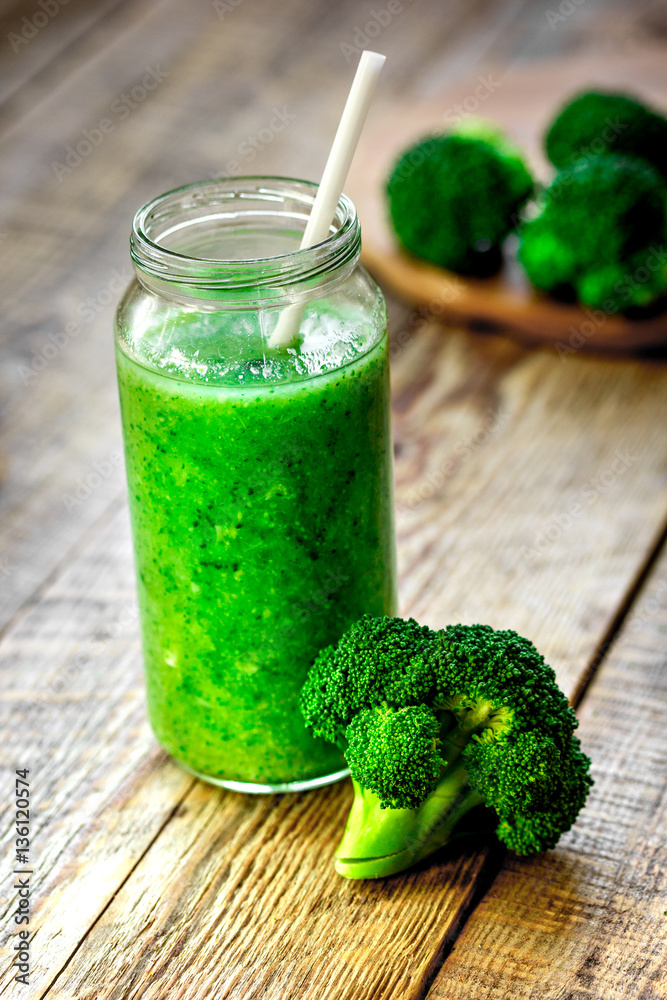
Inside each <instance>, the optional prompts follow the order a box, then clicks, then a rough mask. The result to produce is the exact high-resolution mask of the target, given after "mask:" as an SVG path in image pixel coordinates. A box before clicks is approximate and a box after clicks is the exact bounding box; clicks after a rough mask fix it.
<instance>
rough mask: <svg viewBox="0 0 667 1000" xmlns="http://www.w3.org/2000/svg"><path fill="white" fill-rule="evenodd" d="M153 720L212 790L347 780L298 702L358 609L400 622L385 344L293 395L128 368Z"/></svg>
mask: <svg viewBox="0 0 667 1000" xmlns="http://www.w3.org/2000/svg"><path fill="white" fill-rule="evenodd" d="M118 372H119V383H120V396H121V407H122V415H123V429H124V436H125V446H126V461H127V472H128V482H129V493H130V507H131V516H132V524H133V534H134V539H135V552H136V560H137V573H138V583H139V600H140V606H141V612H142V629H143V643H144V655H145V662H146V673H147V687H148V708H149V715H150V720H151V724H152V726H153V729H154V731H155V734H156V736H157V738H158V740H159V741H160V743H161V744H162V746H163V747H164V748H165V749H166V750H167V751H168V752H169V753H171V754H172V755H173V756H174V757H175V758H176V759H177V760H179V761H180V762H182V763H183V764H185V765H186V767H189V768H191V769H193V770H195V771H197V772H199V773H201V774H203V775H207V776H210V777H212V778H216V779H219V780H228V781H246V782H257V783H265V784H278V783H284V782H290V781H304V780H309V779H314V778H317V777H321V776H325V775H327V774H330V773H333V772H335V771H338V770H340V769H341V768H342V767H344V766H345V765H344V761H343V759H342V756H341V755H340V754H339V753H338V751H337V750H336V749H335V748H333V747H332V746H331V745H330V744H326V743H324V742H323V741H320V740H315V739H313V738H312V737H311V736H310V735H309V733H308V732H307V731H306V729H305V727H304V724H303V721H302V718H301V715H300V712H299V710H298V693H299V689H300V686H301V684H302V681H303V679H304V676H305V674H306V672H307V670H308V667H309V665H310V664H311V662H312V660H313V658H314V656H315V654H316V653H317V651H318V650H319V649H321V648H322V647H323V646H326V645H327V644H329V643H331V642H335V641H336V640H337V639H338V638H339V637H340V635H341V633H342V632H343V631H344V630H345V629H346V628H347V626H348V625H349V624H350V623H351V622H352V621H354V620H355V619H357V618H358V617H360V615H361V614H363V613H364V612H368V613H370V614H373V615H379V614H393V613H394V612H395V608H394V600H395V598H394V593H393V587H394V582H393V578H394V572H393V513H392V490H391V458H390V455H391V452H390V429H389V425H388V418H387V416H386V406H385V401H386V393H387V392H388V366H387V356H386V338H385V339H383V340H382V341H381V343H379V344H378V345H376V346H375V347H373V348H372V349H371V350H370V351H369V352H368V353H367V354H365V355H364V356H362V357H361V358H357V359H356V360H354V361H352V363H350V364H348V365H347V367H345V368H342V369H339V370H338V371H333V372H329V373H325V374H321V375H317V376H315V377H311V378H306V379H305V380H301V381H292V382H289V383H287V384H285V383H277V384H255V385H244V386H229V385H210V384H209V385H207V384H203V383H197V382H193V381H187V380H179V379H177V378H174V377H171V376H169V375H166V376H165V375H163V374H158V373H157V372H155V371H150V370H148V369H147V368H145V367H142V366H140V365H139V364H137V363H136V362H135V361H132V360H130V359H129V358H128V357H127V356H126V355H125V354H123V353H121V352H119V354H118Z"/></svg>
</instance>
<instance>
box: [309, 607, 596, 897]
mask: <svg viewBox="0 0 667 1000" xmlns="http://www.w3.org/2000/svg"><path fill="white" fill-rule="evenodd" d="M301 705H302V712H303V714H304V717H305V719H306V721H307V723H308V724H309V725H310V726H311V727H312V729H313V731H314V733H315V734H316V735H318V736H323V737H324V738H325V739H328V740H331V741H335V742H337V743H338V744H339V745H340V746H341V747H342V748H343V750H344V753H345V756H346V759H347V762H348V765H349V767H350V773H351V776H352V781H353V786H354V801H353V804H352V809H351V810H350V815H349V817H348V822H347V827H346V830H345V834H344V836H343V840H342V842H341V844H340V846H339V848H338V851H337V854H336V857H337V862H336V870H337V871H338V872H339V873H340V874H341V875H345V876H347V877H348V878H379V877H382V876H386V875H392V874H395V873H396V872H399V871H402V870H403V869H405V868H409V867H410V866H411V865H413V864H415V863H416V862H417V861H419V860H420V859H422V858H424V857H426V856H428V855H429V854H431V853H433V851H436V850H438V849H439V848H440V847H442V846H443V845H444V844H446V843H447V841H448V840H449V839H450V837H451V836H452V834H453V833H454V831H455V830H456V827H457V825H458V824H459V822H460V820H461V819H462V818H463V817H464V816H465V815H466V814H467V813H468V812H470V810H471V809H473V808H474V807H475V806H477V805H481V804H485V805H487V806H489V807H491V808H492V809H494V810H495V813H496V815H497V817H498V827H497V834H498V837H499V838H500V839H501V840H502V841H503V842H504V843H505V844H506V845H507V846H508V847H510V848H512V849H513V850H514V851H516V852H517V853H518V854H530V853H534V852H538V851H543V850H545V849H547V848H551V847H554V846H555V844H556V843H557V841H558V839H559V837H560V835H561V833H563V832H564V831H565V830H569V828H570V827H571V826H572V824H573V823H574V821H575V819H576V817H577V815H578V814H579V811H580V810H581V808H582V806H583V805H584V802H585V800H586V796H587V794H588V789H589V787H590V785H591V784H592V781H591V778H590V777H589V774H588V768H589V763H590V762H589V760H588V758H587V757H585V756H584V754H583V753H582V752H581V749H580V744H579V741H578V739H577V738H576V736H574V730H575V729H576V726H577V720H576V718H575V716H574V713H573V711H572V709H571V708H570V707H569V705H568V703H567V699H566V698H565V696H564V695H563V694H562V692H561V691H560V690H559V688H558V685H557V683H556V677H555V674H554V672H553V670H552V669H551V668H550V667H549V666H547V664H546V663H545V662H544V659H543V657H542V656H541V655H540V654H539V653H538V652H537V650H536V649H535V647H534V646H533V645H532V643H530V642H529V641H528V640H527V639H522V638H521V637H520V636H518V635H517V634H516V633H515V632H509V631H508V632H498V631H494V630H493V629H492V628H489V627H488V626H486V625H469V626H464V625H456V626H450V627H449V628H447V629H444V630H443V631H441V632H433V631H431V630H430V629H427V628H424V627H422V626H420V625H418V624H417V623H416V622H415V621H413V620H411V619H409V620H407V621H405V620H403V619H400V618H370V617H365V618H363V619H361V621H359V622H357V623H356V624H355V625H353V626H352V628H351V629H349V631H348V632H346V634H345V635H344V636H343V637H342V638H341V640H340V641H339V643H338V645H337V646H335V647H329V648H328V649H325V650H323V651H322V652H321V653H320V654H319V656H318V657H317V659H316V661H315V664H314V665H313V668H312V669H311V671H310V674H309V676H308V678H307V680H306V683H305V685H304V688H303V692H302V702H301Z"/></svg>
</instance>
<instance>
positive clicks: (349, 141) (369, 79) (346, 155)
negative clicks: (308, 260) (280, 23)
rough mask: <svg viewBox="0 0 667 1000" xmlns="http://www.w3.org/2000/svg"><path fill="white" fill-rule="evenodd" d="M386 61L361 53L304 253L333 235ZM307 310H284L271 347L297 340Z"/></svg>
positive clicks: (299, 307) (375, 54) (298, 306)
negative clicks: (337, 215)
mask: <svg viewBox="0 0 667 1000" xmlns="http://www.w3.org/2000/svg"><path fill="white" fill-rule="evenodd" d="M385 59H386V56H382V55H380V54H379V53H378V52H369V51H367V50H366V51H364V52H362V53H361V59H360V60H359V65H358V67H357V72H356V73H355V76H354V80H353V81H352V86H351V88H350V93H349V95H348V98H347V102H346V104H345V108H344V109H343V115H342V117H341V120H340V124H339V125H338V131H337V132H336V137H335V139H334V141H333V145H332V147H331V152H330V153H329V159H328V160H327V164H326V166H325V168H324V173H323V174H322V180H321V181H320V186H319V188H318V191H317V196H316V198H315V201H314V202H313V207H312V209H311V212H310V216H309V218H308V224H307V225H306V230H305V232H304V234H303V238H302V240H301V247H300V249H301V250H305V249H306V248H307V247H312V246H314V245H315V244H316V243H321V242H322V240H325V239H326V238H327V236H328V235H329V228H330V226H331V223H332V221H333V218H334V213H335V211H336V206H337V205H338V202H339V200H340V196H341V194H342V193H343V185H344V183H345V179H346V177H347V175H348V172H349V169H350V164H351V163H352V157H353V156H354V151H355V149H356V148H357V143H358V142H359V136H360V135H361V130H362V128H363V127H364V122H365V121H366V115H367V114H368V109H369V107H370V104H371V101H372V99H373V94H374V93H375V88H376V86H377V82H378V78H379V76H380V72H381V70H382V67H383V65H384V61H385ZM303 308H304V307H303V305H302V304H301V303H295V304H293V305H289V306H287V307H286V308H285V309H283V311H282V312H281V314H280V316H279V317H278V323H277V325H276V328H275V330H274V331H273V333H272V334H271V336H270V337H269V345H270V346H271V347H284V346H286V345H287V344H290V343H291V342H292V341H293V340H294V339H295V337H296V335H297V333H298V332H299V327H300V325H301V319H302V317H303Z"/></svg>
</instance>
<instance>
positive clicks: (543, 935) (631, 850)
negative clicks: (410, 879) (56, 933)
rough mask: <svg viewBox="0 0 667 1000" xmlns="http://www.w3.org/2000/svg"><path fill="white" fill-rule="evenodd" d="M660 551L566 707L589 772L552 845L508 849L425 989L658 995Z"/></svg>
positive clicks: (662, 935) (666, 706) (662, 741)
mask: <svg viewBox="0 0 667 1000" xmlns="http://www.w3.org/2000/svg"><path fill="white" fill-rule="evenodd" d="M665 632H667V551H666V552H664V553H663V555H662V558H661V560H660V562H659V563H658V564H657V565H656V567H655V569H654V571H653V572H652V574H651V576H650V578H649V580H648V581H647V583H646V585H645V586H644V587H643V589H642V591H641V592H640V594H639V595H638V597H637V601H636V603H635V606H634V608H633V612H632V614H631V615H630V617H629V619H628V620H627V622H626V624H625V626H624V628H623V630H622V632H621V633H620V635H619V637H618V639H617V641H616V642H615V644H614V646H613V648H612V649H611V651H610V653H609V656H608V658H607V659H606V660H605V661H604V663H603V665H602V667H601V668H600V670H599V672H598V674H597V675H596V677H595V679H594V681H593V683H592V685H591V688H590V689H589V691H588V693H587V695H586V697H585V699H584V702H583V704H582V706H581V709H580V713H579V714H580V719H581V737H582V739H583V741H584V744H585V746H586V749H587V751H588V752H589V753H590V755H591V757H592V759H593V773H594V776H595V779H596V785H595V787H594V788H593V790H592V792H591V797H590V800H589V804H588V806H587V808H586V809H585V811H584V812H583V814H582V817H581V819H580V820H579V822H578V824H577V825H576V827H575V828H574V829H573V830H572V831H571V832H570V833H569V834H567V835H566V836H565V837H564V838H563V839H562V840H561V843H560V844H559V846H558V848H557V850H556V851H555V852H549V853H548V854H546V855H544V856H543V857H540V858H537V859H535V860H530V861H520V860H517V859H516V858H513V859H511V858H508V860H507V862H506V864H505V865H504V867H503V870H502V872H501V874H500V875H499V876H498V878H497V879H496V881H495V882H494V883H493V885H492V887H491V888H490V890H489V891H488V892H487V894H486V896H485V897H484V899H483V900H482V902H481V903H480V905H479V906H478V907H477V909H476V910H475V912H474V914H473V915H472V917H471V918H470V920H469V921H468V923H467V925H466V927H465V929H464V931H463V933H462V935H461V936H460V938H459V939H458V941H457V942H456V944H455V945H454V948H453V950H452V953H451V955H450V956H449V957H448V958H447V960H446V962H445V964H444V966H443V968H442V969H441V971H440V973H439V974H438V977H437V979H436V980H435V982H434V984H433V987H432V989H431V990H430V992H429V994H428V998H429V1000H458V998H461V1000H463V998H465V1000H524V998H525V1000H565V998H567V1000H588V998H589V997H590V998H591V1000H593V998H595V1000H599V998H604V1000H627V998H628V997H633V998H636V1000H660V998H665V997H667V930H666V923H665V899H666V898H667V895H666V894H667V879H666V877H665V864H664V862H665V854H666V852H667V836H666V835H665V830H666V829H667V788H666V784H665V774H666V773H667V671H666V670H665Z"/></svg>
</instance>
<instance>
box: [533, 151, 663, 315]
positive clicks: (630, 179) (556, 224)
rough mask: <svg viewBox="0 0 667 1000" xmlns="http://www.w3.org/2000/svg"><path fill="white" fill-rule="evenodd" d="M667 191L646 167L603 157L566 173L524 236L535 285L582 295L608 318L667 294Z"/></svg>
mask: <svg viewBox="0 0 667 1000" xmlns="http://www.w3.org/2000/svg"><path fill="white" fill-rule="evenodd" d="M666 204H667V203H666V194H665V189H664V188H663V187H662V186H661V180H660V176H659V174H658V173H657V172H656V171H655V170H654V168H653V167H651V166H650V165H649V164H647V163H645V162H643V161H642V160H637V159H633V158H632V157H625V156H620V155H611V154H610V155H607V156H605V155H599V156H591V157H588V158H587V159H582V160H578V161H577V162H576V163H575V164H573V165H572V166H570V167H567V168H566V169H564V170H561V171H560V172H559V173H558V174H557V175H556V177H555V178H554V181H553V183H552V184H551V186H550V187H549V188H548V189H547V191H546V192H545V194H544V199H543V204H542V207H541V211H540V214H539V215H537V217H536V218H534V219H531V220H530V221H529V222H527V223H526V224H525V225H524V227H523V231H522V234H521V245H520V248H519V259H520V261H521V263H522V264H523V266H524V268H525V270H526V273H527V274H528V277H529V278H530V280H531V282H532V283H533V284H534V285H535V286H536V287H537V288H541V289H543V290H544V291H548V292H554V293H556V294H559V293H562V292H564V291H568V292H572V291H573V292H574V294H575V295H576V297H577V298H578V299H579V300H580V301H581V302H583V303H585V304H586V305H589V306H594V307H597V308H602V309H604V310H605V312H616V311H618V310H623V309H629V308H632V307H643V306H647V305H650V304H651V303H652V302H654V301H655V300H656V299H657V298H658V297H659V296H660V295H661V294H662V293H663V291H664V290H665V285H666V283H667V272H666V270H665V267H664V263H663V261H662V248H663V244H664V242H665V234H666V232H667V211H666Z"/></svg>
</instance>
